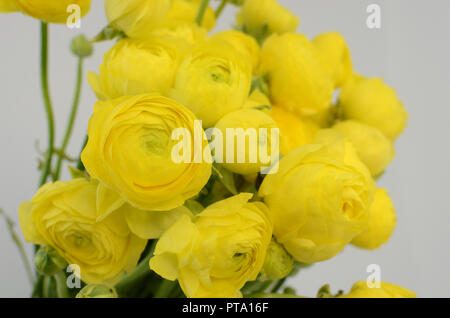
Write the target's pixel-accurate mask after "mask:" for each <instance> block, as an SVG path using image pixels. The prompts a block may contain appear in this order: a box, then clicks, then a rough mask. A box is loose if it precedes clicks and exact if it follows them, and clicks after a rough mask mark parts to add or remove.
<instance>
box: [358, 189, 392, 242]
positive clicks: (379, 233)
mask: <svg viewBox="0 0 450 318" xmlns="http://www.w3.org/2000/svg"><path fill="white" fill-rule="evenodd" d="M396 221H397V218H396V216H395V208H394V204H393V203H392V200H391V198H390V197H389V194H388V193H387V191H386V190H385V189H381V188H377V190H376V191H375V196H374V199H373V203H372V205H371V206H370V216H369V223H368V225H367V228H366V229H365V230H364V231H363V232H362V233H361V234H359V235H358V236H357V237H355V238H354V239H353V240H352V244H353V245H355V246H358V247H361V248H365V249H369V250H373V249H376V248H379V247H380V246H381V245H383V244H384V243H386V242H387V241H388V240H389V238H390V237H391V235H392V232H394V229H395V224H396Z"/></svg>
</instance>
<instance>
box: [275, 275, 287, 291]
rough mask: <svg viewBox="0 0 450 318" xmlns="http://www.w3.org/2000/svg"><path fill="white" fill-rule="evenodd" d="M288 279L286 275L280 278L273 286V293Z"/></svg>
mask: <svg viewBox="0 0 450 318" xmlns="http://www.w3.org/2000/svg"><path fill="white" fill-rule="evenodd" d="M285 281H286V277H285V278H283V279H280V280H279V281H278V282H277V284H276V285H275V286H274V287H273V288H272V290H271V293H276V292H277V291H278V290H279V289H280V288H281V286H283V284H284V282H285Z"/></svg>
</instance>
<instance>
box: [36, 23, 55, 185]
mask: <svg viewBox="0 0 450 318" xmlns="http://www.w3.org/2000/svg"><path fill="white" fill-rule="evenodd" d="M41 87H42V97H43V99H44V106H45V112H46V116H47V128H48V149H47V154H46V158H45V164H44V169H43V170H42V173H41V177H40V180H39V186H42V185H43V184H44V183H46V182H47V178H48V176H49V175H50V170H51V166H52V157H53V147H54V142H55V122H54V117H53V109H52V103H51V100H50V93H49V89H48V24H47V23H45V22H41Z"/></svg>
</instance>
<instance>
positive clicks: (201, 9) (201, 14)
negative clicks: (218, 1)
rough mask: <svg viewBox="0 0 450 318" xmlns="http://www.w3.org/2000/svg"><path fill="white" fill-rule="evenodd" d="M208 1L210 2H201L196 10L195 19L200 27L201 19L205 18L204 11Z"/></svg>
mask: <svg viewBox="0 0 450 318" xmlns="http://www.w3.org/2000/svg"><path fill="white" fill-rule="evenodd" d="M209 1H210V0H202V2H201V3H200V7H199V8H198V12H197V18H196V19H195V21H196V22H197V24H198V25H199V26H202V22H203V17H204V16H205V12H206V9H207V8H208V5H209Z"/></svg>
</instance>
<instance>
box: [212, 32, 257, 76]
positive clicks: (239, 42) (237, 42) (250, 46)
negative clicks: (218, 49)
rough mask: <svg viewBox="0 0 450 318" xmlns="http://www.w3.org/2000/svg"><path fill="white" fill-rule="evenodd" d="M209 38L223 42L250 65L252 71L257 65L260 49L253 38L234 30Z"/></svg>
mask: <svg viewBox="0 0 450 318" xmlns="http://www.w3.org/2000/svg"><path fill="white" fill-rule="evenodd" d="M211 38H213V39H219V40H221V41H225V42H227V43H228V44H230V45H232V46H233V47H234V48H235V49H236V50H237V51H238V53H239V54H240V55H241V56H242V57H244V58H245V59H246V60H247V62H248V63H250V64H251V65H252V67H253V69H256V68H257V66H258V64H259V55H260V48H259V45H258V42H256V40H255V38H253V37H251V36H250V35H247V34H245V33H243V32H240V31H236V30H227V31H222V32H219V33H216V34H214V35H213V36H212V37H211Z"/></svg>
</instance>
